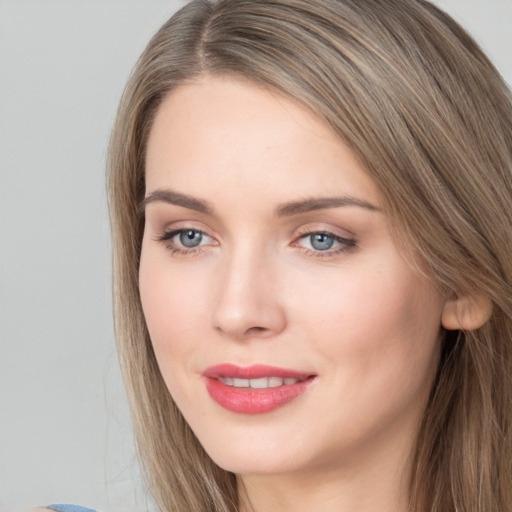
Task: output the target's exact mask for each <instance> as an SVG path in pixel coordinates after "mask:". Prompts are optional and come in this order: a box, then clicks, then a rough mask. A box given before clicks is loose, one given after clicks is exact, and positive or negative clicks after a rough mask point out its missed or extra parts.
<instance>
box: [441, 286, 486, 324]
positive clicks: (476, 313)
mask: <svg viewBox="0 0 512 512" xmlns="http://www.w3.org/2000/svg"><path fill="white" fill-rule="evenodd" d="M492 308H493V306H492V302H491V300H490V299H489V298H488V297H486V296H485V295H463V296H460V297H458V296H457V297H454V298H452V299H450V300H448V301H447V302H446V304H445V305H444V308H443V312H442V315H441V324H442V326H443V327H444V328H445V329H447V330H449V331H453V330H464V331H474V330H475V329H478V328H479V327H482V325H484V324H485V323H486V322H487V320H489V318H490V317H491V314H492Z"/></svg>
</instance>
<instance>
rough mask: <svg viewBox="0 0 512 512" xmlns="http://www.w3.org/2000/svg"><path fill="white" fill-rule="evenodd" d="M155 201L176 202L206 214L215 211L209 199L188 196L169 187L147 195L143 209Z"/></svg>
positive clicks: (175, 203)
mask: <svg viewBox="0 0 512 512" xmlns="http://www.w3.org/2000/svg"><path fill="white" fill-rule="evenodd" d="M155 202H163V203H169V204H174V205H176V206H183V208H188V209H189V210H195V211H197V212H200V213H205V214H211V213H213V208H212V207H211V205H210V203H208V202H207V201H203V200H202V199H196V198H195V197H192V196H187V195H185V194H181V193H180V192H174V191H173V190H168V189H157V190H155V191H153V192H151V193H150V194H149V195H147V196H146V197H145V198H144V201H143V203H142V205H141V206H142V209H145V208H146V206H147V205H148V204H150V203H155Z"/></svg>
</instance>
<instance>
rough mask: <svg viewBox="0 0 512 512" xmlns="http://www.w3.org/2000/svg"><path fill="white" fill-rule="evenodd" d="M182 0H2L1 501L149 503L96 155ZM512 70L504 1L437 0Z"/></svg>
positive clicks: (510, 74) (511, 10)
mask: <svg viewBox="0 0 512 512" xmlns="http://www.w3.org/2000/svg"><path fill="white" fill-rule="evenodd" d="M184 3H185V2H184V1H183V0H167V1H166V0H137V1H135V0H117V1H111V0H110V1H109V0H87V1H84V0H61V1H57V0H33V1H27V0H0V240H1V242H0V243H1V248H0V511H2V512H4V511H5V512H11V511H17V510H22V509H24V508H26V507H28V506H35V505H42V504H48V503H52V502H61V503H63V502H70V503H78V504H82V505H88V506H91V507H94V508H98V509H100V510H102V511H104V512H107V511H108V512H117V511H119V512H131V511H140V512H142V511H146V510H151V501H150V499H149V498H147V496H146V494H145V492H144V490H143V488H142V486H141V483H140V476H139V473H138V469H137V463H136V458H135V451H134V448H133V446H132V436H131V426H130V419H129V414H128V411H127V406H126V398H125V395H124V391H123V387H122V383H121V378H120V374H119V369H118V365H117V359H116V357H117V356H116V353H115V345H114V336H113V329H112V319H111V305H110V279H111V277H110V275H111V272H110V241H109V228H108V217H107V207H106V194H105V185H104V172H105V171H104V167H105V154H106V147H107V142H108V137H109V132H110V129H111V126H112V123H113V118H114V115H115V110H116V107H117V102H118V100H119V97H120V95H121V92H122V89H123V86H124V83H125V81H126V79H127V77H128V75H129V73H130V70H131V68H132V67H133V65H134V63H135V61H136V59H137V57H138V55H139V53H140V52H141V51H142V49H143V48H144V46H145V44H146V43H147V41H148V40H149V38H150V36H151V35H152V34H153V33H154V32H155V31H156V30H157V28H158V27H159V26H160V25H161V24H162V23H163V22H164V21H165V20H166V19H167V18H168V17H169V16H170V14H171V13H172V12H173V11H174V10H176V9H177V8H178V7H179V6H181V5H183V4H184ZM437 3H438V4H439V5H440V6H441V7H443V8H444V9H445V10H447V11H448V12H449V13H450V14H452V15H453V16H454V17H455V18H456V19H457V20H459V21H460V22H461V23H462V24H463V25H464V26H465V27H466V28H467V29H468V30H469V31H470V33H471V34H473V36H475V37H476V39H477V40H478V41H479V42H480V43H481V45H482V46H483V48H484V49H485V50H486V51H487V52H488V54H489V55H490V56H491V59H492V60H493V61H494V63H495V64H496V65H497V67H498V69H499V70H500V71H501V73H502V74H503V76H504V77H505V79H506V80H507V81H508V82H509V84H512V59H511V57H510V54H511V50H512V31H511V30H510V26H511V24H512V0H439V1H438V2H437Z"/></svg>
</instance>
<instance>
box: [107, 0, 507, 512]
mask: <svg viewBox="0 0 512 512" xmlns="http://www.w3.org/2000/svg"><path fill="white" fill-rule="evenodd" d="M204 75H231V76H234V77H236V78H239V79H241V80H246V81H249V82H251V83H255V84H258V85H260V86H262V87H268V88H271V89H274V90H277V91H280V92H281V93H284V94H285V95H287V96H289V97H291V98H294V99H295V100H296V101H298V102H300V103H302V104H304V105H306V106H307V107H308V108H309V109H311V110H312V111H313V112H314V113H315V114H316V115H317V116H318V117H319V118H321V119H322V120H324V121H325V123H326V124H327V125H329V126H330V127H331V128H332V129H333V130H334V131H335V132H336V133H337V134H338V135H339V136H340V138H341V139H343V140H344V141H345V142H346V143H347V144H348V145H349V146H350V148H351V149H352V150H353V151H354V152H355V153H356V154H357V156H358V157H359V159H360V161H361V162H362V164H363V165H364V167H365V169H366V170H367V172H368V173H369V174H370V175H371V177H372V178H373V179H374V180H375V182H376V183H377V185H378V186H379V188H380V190H381V192H382V195H383V197H384V199H385V205H386V209H387V214H388V215H389V218H390V219H391V226H392V230H393V234H394V236H395V238H396V240H397V243H398V244H399V245H400V246H401V248H402V249H403V251H404V253H406V254H411V255H413V256H414V258H411V259H414V260H415V261H420V262H421V269H422V271H423V272H424V273H426V274H427V275H428V276H429V278H430V279H432V280H433V281H434V282H435V283H437V284H438V286H439V288H440V289H442V290H443V291H444V293H446V294H454V295H457V294H465V293H478V294H481V295H483V296H485V297H487V298H489V299H490V300H491V301H492V304H493V312H492V315H491V318H490V319H489V321H487V322H486V324H485V325H484V326H482V327H481V328H479V329H476V330H473V331H467V332H466V331H462V330H459V331H446V333H445V337H444V342H443V351H442V357H441V361H440V365H439V369H438V374H437V378H436V381H435V384H434V386H433V389H432V392H431V396H430V400H429V403H428V406H427V408H426V411H425V415H424V418H423V422H422V425H421V429H420V431H419V433H418V436H417V441H416V446H415V451H414V453H413V454H411V463H412V468H413V470H412V477H411V483H410V510H411V512H454V511H457V512H491V511H492V512H510V511H511V510H512V422H511V412H512V377H511V376H512V368H511V366H512V257H511V254H512V99H511V94H510V90H509V88H508V87H507V85H506V84H505V83H504V81H503V79H502V78H501V77H500V75H499V73H498V72H497V71H496V69H495V68H494V67H493V65H492V64H491V63H490V62H489V60H488V59H487V57H486V56H485V55H484V54H483V53H482V51H481V50H480V49H479V47H478V46H477V45H476V43H475V42H474V41H473V40H472V39H471V38H470V37H469V36H468V34H467V33H466V32H465V31H464V30H463V29H462V28H461V27H460V26H459V25H458V24H456V23H455V22H454V21H453V20H452V19H451V18H450V17H449V16H448V15H446V14H445V13H443V12H442V11H441V10H439V9H438V8H437V7H435V6H433V5H432V4H431V3H429V2H427V1H425V0H321V1H320V0H193V1H192V2H189V3H188V4H187V5H185V7H183V8H182V9H181V10H180V11H179V12H177V13H176V14H175V15H174V16H173V17H172V18H171V19H170V20H169V21H168V22H167V23H166V24H165V25H164V26H163V27H162V28H161V29H160V30H159V31H158V32H157V33H156V35H155V36H154V37H153V39H152V40H151V41H150V43H149V45H148V46H147V48H146V50H145V51H144V53H143V54H142V56H141V57H140V59H139V61H138V63H137V66H136V67H135V69H134V71H133V74H132V76H131V78H130V81H129V83H128V85H127V87H126V90H125V93H124V95H123V98H122V101H121V104H120V107H119V111H118V116H117V120H116V124H115V127H114V131H113V134H112V139H111V144H110V152H109V160H108V189H109V203H110V211H111V223H112V233H113V247H114V250H113V262H114V309H115V325H116V336H117V340H118V346H119V353H120V359H121V363H122V368H123V372H124V377H125V380H126V384H127V389H128V394H129V397H130V401H131V408H132V413H133V419H134V426H135V432H136V439H137V445H138V450H139V454H140V457H141V460H142V463H143V467H144V469H145V472H146V476H147V479H148V482H149V485H150V488H151V491H152V493H153V494H154V496H155V499H156V500H157V502H158V504H159V506H160V507H161V509H162V510H164V511H166V512H171V511H173V512H178V511H179V512H182V511H184V510H186V511H191V512H192V511H196V512H205V511H211V512H214V511H215V512H236V511H237V509H238V495H237V489H236V481H235V476H234V475H233V474H231V473H228V472H226V471H224V470H222V469H220V468H219V467H217V466H216V465H215V464H214V463H213V462H212V460H211V459H210V458H209V457H208V455H207V454H206V453H205V452H204V450H203V449H202V447H201V445H200V444H199V442H198V441H197V439H196V438H195V436H194V434H193V433H192V432H191V430H190V429H189V427H188V425H187V424H186V422H185V421H184V419H183V417H182V416H181V413H180V412H179V410H178V409H177V407H176V406H175V404H174V402H173V400H172V399H171V397H170V396H169V393H168V391H167V389H166V386H165V384H164V382H163V379H162V377H161V375H160V372H159V369H158V366H157V363H156V360H155V356H154V354H153V350H152V347H151V342H150V339H149V335H148V332H147V328H146V326H145V322H144V317H143V313H142V309H141V304H140V298H139V290H138V265H139V256H140V251H141V240H142V235H143V229H144V219H143V216H142V215H141V213H140V205H141V203H142V200H143V197H144V162H145V147H146V142H147V139H148V134H149V131H150V128H151V125H152V120H153V118H154V115H155V113H156V111H157V110H158V107H159V105H160V104H161V102H162V101H163V99H164V97H165V96H166V94H167V93H168V92H169V91H171V90H173V89H174V88H176V87H178V86H179V85H182V84H184V83H186V82H187V81H191V80H194V79H195V78H197V77H199V76H204Z"/></svg>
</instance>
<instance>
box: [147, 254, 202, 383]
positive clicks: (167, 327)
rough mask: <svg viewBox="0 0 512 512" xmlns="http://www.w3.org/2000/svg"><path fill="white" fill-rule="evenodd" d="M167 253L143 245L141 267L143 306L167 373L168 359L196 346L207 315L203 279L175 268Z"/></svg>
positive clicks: (155, 347) (155, 345) (160, 359)
mask: <svg viewBox="0 0 512 512" xmlns="http://www.w3.org/2000/svg"><path fill="white" fill-rule="evenodd" d="M165 256H166V255H165V254H164V255H163V256H161V255H159V254H156V255H155V254H152V253H151V252H150V251H149V250H147V251H146V250H144V248H143V251H142V255H141V264H140V270H139V288H140V297H141V302H142V309H143V312H144V317H145V319H146V324H147V327H148V331H149V334H150V338H151V341H152V344H153V347H154V350H155V354H156V356H157V359H158V363H159V365H160V366H161V368H162V373H164V375H165V374H166V372H164V368H163V366H166V365H167V364H168V363H167V361H166V359H169V361H172V360H173V359H174V357H173V356H176V355H179V354H181V353H186V352H188V351H190V350H192V349H193V348H194V344H193V339H194V334H195V333H196V332H197V330H198V329H199V321H198V319H199V318H204V317H205V315H206V311H205V307H204V291H205V290H204V287H203V286H202V285H201V282H200V281H198V280H197V279H193V278H191V276H187V275H182V273H180V272H178V271H176V270H173V269H172V267H171V266H170V265H169V262H168V259H167V258H166V257H165ZM167 355H168V357H167Z"/></svg>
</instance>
